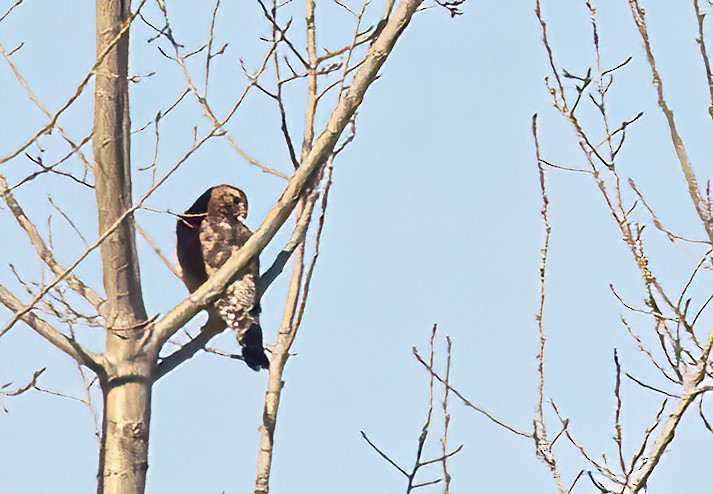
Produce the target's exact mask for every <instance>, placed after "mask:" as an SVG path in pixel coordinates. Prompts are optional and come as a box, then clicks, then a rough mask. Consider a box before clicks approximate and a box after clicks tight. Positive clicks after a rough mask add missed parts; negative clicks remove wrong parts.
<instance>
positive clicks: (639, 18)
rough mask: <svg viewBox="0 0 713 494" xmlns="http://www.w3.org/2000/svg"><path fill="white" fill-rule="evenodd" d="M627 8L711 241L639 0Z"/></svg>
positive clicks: (712, 226)
mask: <svg viewBox="0 0 713 494" xmlns="http://www.w3.org/2000/svg"><path fill="white" fill-rule="evenodd" d="M629 7H630V8H631V15H632V17H633V18H634V23H635V24H636V27H637V28H638V30H639V34H640V35H641V41H642V42H643V44H644V49H645V51H646V59H647V60H648V62H649V67H650V69H651V75H652V77H653V84H654V87H655V88H656V94H657V96H658V104H659V107H660V108H661V111H662V112H663V114H664V116H665V117H666V122H667V123H668V128H669V132H670V133H671V142H673V147H674V149H675V151H676V157H677V158H678V161H679V164H680V165H681V170H682V171H683V175H684V177H685V178H686V183H687V184H688V193H689V195H690V196H691V201H692V202H693V206H694V207H695V208H696V212H697V213H698V216H699V217H700V219H701V222H702V223H703V228H705V230H706V233H707V234H708V238H709V239H711V241H713V221H712V219H711V218H710V215H709V213H708V211H707V209H706V206H705V200H704V199H703V198H702V197H701V193H700V189H699V188H698V181H697V180H696V175H695V173H694V172H693V167H692V166H691V162H690V161H689V159H688V155H687V154H686V148H685V146H684V145H683V139H681V135H680V134H679V133H678V128H677V127H676V122H675V118H674V114H673V110H671V108H669V106H668V103H667V102H666V98H665V97H664V92H663V81H662V80H661V76H660V75H659V72H658V69H657V68H656V60H655V59H654V53H653V51H652V49H651V42H650V40H649V32H648V28H647V26H646V17H645V13H644V9H643V8H641V6H640V5H639V0H629Z"/></svg>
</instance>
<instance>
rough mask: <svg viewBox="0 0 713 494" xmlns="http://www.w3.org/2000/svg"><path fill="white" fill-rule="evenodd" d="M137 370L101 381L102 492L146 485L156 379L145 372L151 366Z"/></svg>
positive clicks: (134, 491)
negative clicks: (102, 398)
mask: <svg viewBox="0 0 713 494" xmlns="http://www.w3.org/2000/svg"><path fill="white" fill-rule="evenodd" d="M149 365H151V364H149ZM136 371H137V372H134V373H129V374H125V375H122V376H117V377H114V378H111V379H109V380H108V381H106V382H103V383H102V392H103V393H104V419H103V425H102V440H101V451H100V460H99V479H98V487H97V492H98V493H99V494H142V493H143V492H144V489H145V488H146V471H147V470H148V449H149V423H150V420H151V387H152V384H153V383H152V379H151V377H150V373H149V374H148V376H147V375H146V374H147V371H150V367H147V366H146V365H141V366H140V367H139V368H137V369H136Z"/></svg>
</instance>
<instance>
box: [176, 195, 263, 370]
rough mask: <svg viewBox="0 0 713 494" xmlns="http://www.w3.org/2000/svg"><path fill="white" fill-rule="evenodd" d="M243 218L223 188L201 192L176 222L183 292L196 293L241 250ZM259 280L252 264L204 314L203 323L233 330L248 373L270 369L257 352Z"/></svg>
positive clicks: (242, 209) (242, 205) (246, 234)
mask: <svg viewBox="0 0 713 494" xmlns="http://www.w3.org/2000/svg"><path fill="white" fill-rule="evenodd" d="M247 214H248V199H247V197H246V196H245V193H244V192H243V191H242V190H240V189H238V188H236V187H233V186H231V185H225V184H223V185H218V186H215V187H211V188H210V189H208V190H207V191H205V192H204V193H203V194H202V195H201V196H200V197H199V198H198V199H197V200H196V202H195V203H193V205H192V206H191V207H190V208H189V209H188V210H187V211H186V212H185V213H184V214H183V215H182V216H181V218H180V219H179V220H178V223H177V225H176V237H177V243H176V253H177V254H178V262H179V264H180V265H181V269H182V270H183V274H182V278H183V283H184V284H185V285H186V287H187V288H188V291H189V292H191V293H193V292H194V291H195V290H196V289H198V287H199V286H201V285H202V284H203V283H205V281H206V280H207V279H208V277H209V276H210V275H212V274H213V273H215V272H216V271H218V269H220V267H221V266H223V264H225V261H227V260H228V258H229V257H230V256H231V255H232V253H233V252H234V251H235V250H238V249H240V248H241V247H242V246H243V245H245V242H247V240H248V238H250V235H252V232H251V231H250V229H249V228H248V227H247V226H245V225H244V224H243V220H244V219H245V217H246V216H247ZM259 275H260V266H259V261H258V259H257V258H255V260H254V261H253V262H252V263H250V265H248V267H247V268H246V269H245V270H244V271H243V272H242V273H241V274H240V276H239V277H238V278H237V279H236V280H235V281H234V282H233V283H232V284H231V285H230V286H229V287H228V288H227V290H226V292H225V294H224V295H223V297H222V298H220V299H218V300H217V301H216V302H215V303H214V306H213V307H210V308H207V310H208V314H209V317H218V318H220V319H222V320H223V321H224V322H225V323H226V324H227V325H228V327H230V328H232V329H233V330H235V334H236V336H237V338H238V343H240V346H242V349H243V350H242V352H243V358H244V360H245V363H246V364H248V366H249V367H250V368H251V369H253V370H260V369H267V368H268V367H269V366H270V363H269V362H268V360H267V357H266V356H265V351H264V349H263V346H262V328H261V327H260V301H259V300H258V299H257V286H256V285H257V282H258V279H259Z"/></svg>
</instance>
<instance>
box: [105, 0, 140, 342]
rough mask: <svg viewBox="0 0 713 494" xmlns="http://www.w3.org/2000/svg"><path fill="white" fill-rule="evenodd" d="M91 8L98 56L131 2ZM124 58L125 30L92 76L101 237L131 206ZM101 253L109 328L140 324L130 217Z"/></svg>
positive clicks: (115, 1)
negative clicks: (94, 11)
mask: <svg viewBox="0 0 713 494" xmlns="http://www.w3.org/2000/svg"><path fill="white" fill-rule="evenodd" d="M96 8H97V13H96V22H97V26H96V30H97V53H101V52H102V51H103V50H104V48H105V47H106V46H107V44H108V43H110V42H111V40H112V39H113V38H114V37H115V36H116V35H117V34H118V33H119V32H120V31H121V28H122V26H123V24H124V23H126V22H127V21H128V17H129V8H130V2H128V1H127V0H97V4H96ZM128 57H129V33H128V30H127V31H126V32H125V33H124V34H123V35H122V36H121V37H120V39H119V41H118V42H117V43H116V46H115V47H114V48H113V49H112V50H111V51H110V52H109V53H108V55H107V56H106V57H105V59H104V61H103V62H102V64H101V65H100V66H99V67H98V69H97V74H96V90H95V101H94V139H93V151H94V159H95V161H96V168H95V174H96V197H97V210H98V213H99V231H100V233H103V232H104V231H105V230H106V229H107V228H108V227H109V226H110V225H111V224H112V223H114V222H115V221H116V220H117V219H118V218H120V217H121V216H122V214H124V212H125V211H126V210H128V209H129V208H130V207H131V161H130V154H129V151H130V137H129V133H130V125H131V124H130V120H129V90H128V82H129V81H128V66H129V60H128ZM100 252H101V259H102V270H103V277H104V289H105V291H106V296H107V300H106V305H105V307H104V312H105V314H106V318H107V322H108V324H109V325H110V326H111V325H120V326H131V325H133V324H136V323H137V322H140V321H143V320H145V318H146V311H145V309H144V304H143V298H142V296H141V280H140V276H139V264H138V258H137V254H136V242H135V238H134V219H133V215H129V216H128V217H127V218H125V219H124V221H123V222H122V224H121V225H120V226H119V227H118V228H117V229H116V230H115V231H114V232H113V233H112V234H111V235H110V236H109V237H108V238H107V240H106V241H105V242H104V243H103V244H102V245H101V248H100ZM110 340H111V338H110Z"/></svg>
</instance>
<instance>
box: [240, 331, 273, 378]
mask: <svg viewBox="0 0 713 494" xmlns="http://www.w3.org/2000/svg"><path fill="white" fill-rule="evenodd" d="M237 336H238V343H240V345H241V346H242V347H243V360H245V363H246V364H248V367H250V368H251V369H252V370H254V371H259V370H260V369H269V368H270V361H269V360H267V356H266V355H265V349H264V348H263V346H262V328H260V325H259V324H255V323H253V324H251V325H250V327H249V328H248V329H247V331H244V332H243V333H242V334H241V333H240V332H238V333H237Z"/></svg>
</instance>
